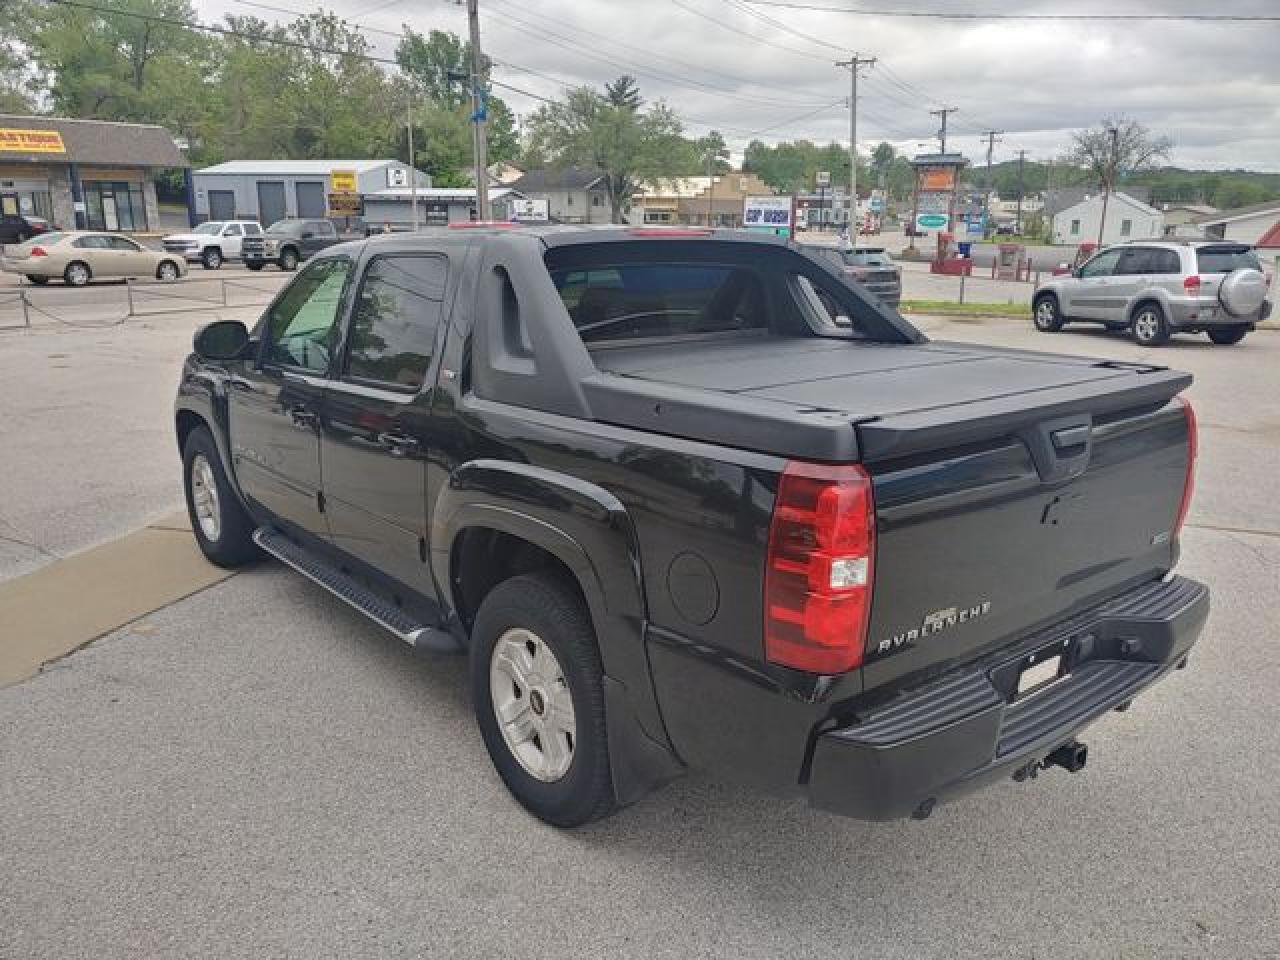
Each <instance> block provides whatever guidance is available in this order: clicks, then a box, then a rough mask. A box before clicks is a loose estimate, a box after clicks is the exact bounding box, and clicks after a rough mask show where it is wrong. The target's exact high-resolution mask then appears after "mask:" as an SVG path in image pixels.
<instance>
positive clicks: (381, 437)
mask: <svg viewBox="0 0 1280 960" xmlns="http://www.w3.org/2000/svg"><path fill="white" fill-rule="evenodd" d="M378 443H379V444H381V445H382V446H384V447H386V448H387V452H389V453H390V454H391V455H392V456H393V457H407V456H411V455H412V454H415V453H417V452H418V450H419V449H421V446H422V445H421V444H420V443H418V441H417V439H416V438H414V437H411V436H409V435H408V434H406V433H400V432H399V431H389V432H387V433H380V434H378Z"/></svg>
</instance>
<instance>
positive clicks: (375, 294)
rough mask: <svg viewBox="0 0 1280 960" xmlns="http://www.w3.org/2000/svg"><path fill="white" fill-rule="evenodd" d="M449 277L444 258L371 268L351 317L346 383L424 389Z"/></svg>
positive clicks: (395, 260) (391, 261)
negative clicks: (359, 381)
mask: <svg viewBox="0 0 1280 960" xmlns="http://www.w3.org/2000/svg"><path fill="white" fill-rule="evenodd" d="M448 274H449V261H448V259H447V258H445V257H440V256H396V257H378V258H377V259H376V260H374V261H373V262H372V263H371V264H370V265H369V268H368V269H367V270H366V271H365V275H364V281H363V283H362V284H361V285H360V294H359V296H358V298H357V299H356V305H355V309H354V311H353V312H352V318H351V334H350V342H349V345H348V347H347V369H346V377H347V378H348V379H351V380H365V381H372V382H374V383H377V384H379V385H386V386H390V387H392V388H398V389H412V390H416V389H418V388H419V387H421V386H422V380H423V377H424V376H425V375H426V372H427V367H428V366H429V365H430V364H431V355H432V351H433V349H434V346H435V340H436V330H437V329H438V328H439V326H440V316H441V313H442V310H443V301H444V289H445V281H446V280H447V279H448Z"/></svg>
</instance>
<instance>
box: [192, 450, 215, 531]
mask: <svg viewBox="0 0 1280 960" xmlns="http://www.w3.org/2000/svg"><path fill="white" fill-rule="evenodd" d="M191 503H192V506H194V507H195V511H196V522H197V523H198V524H200V532H201V533H203V534H204V536H205V539H206V540H208V541H209V542H211V543H214V542H217V539H218V537H219V535H220V534H221V533H222V515H221V512H220V511H219V509H218V508H219V503H218V484H217V481H216V480H215V479H214V476H213V467H212V466H210V464H209V460H208V459H207V458H206V457H205V455H204V454H203V453H197V454H196V456H195V459H193V460H192V461H191Z"/></svg>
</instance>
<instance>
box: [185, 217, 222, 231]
mask: <svg viewBox="0 0 1280 960" xmlns="http://www.w3.org/2000/svg"><path fill="white" fill-rule="evenodd" d="M222 227H223V224H221V223H220V222H218V221H216V220H215V221H211V222H209V223H202V224H200V226H198V227H196V228H195V229H194V230H192V231H191V232H192V233H221V232H222Z"/></svg>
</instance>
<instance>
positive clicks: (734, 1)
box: [725, 0, 845, 53]
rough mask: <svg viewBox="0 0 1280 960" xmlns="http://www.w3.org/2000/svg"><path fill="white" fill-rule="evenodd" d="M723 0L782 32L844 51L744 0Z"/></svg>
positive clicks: (837, 50)
mask: <svg viewBox="0 0 1280 960" xmlns="http://www.w3.org/2000/svg"><path fill="white" fill-rule="evenodd" d="M725 2H726V3H728V4H729V5H730V6H732V7H734V8H735V9H737V10H741V11H742V12H743V13H745V14H747V15H748V16H751V17H755V19H757V20H760V21H762V22H764V23H767V24H768V25H769V26H771V27H773V28H774V29H776V30H781V31H783V32H784V33H789V34H791V35H792V36H793V37H799V38H800V39H801V40H807V41H809V43H814V44H817V45H818V46H820V47H825V48H827V49H828V50H835V51H836V52H837V53H844V52H845V48H844V47H839V46H837V45H836V44H834V43H829V42H827V41H826V40H823V39H821V38H820V37H815V36H813V35H811V34H808V33H805V32H804V31H803V30H797V29H796V28H795V27H793V26H791V25H790V24H786V23H783V22H782V21H781V20H775V19H773V17H769V16H766V15H765V14H763V13H761V12H760V11H759V10H753V9H752V8H751V6H749V5H748V3H747V2H746V0H725Z"/></svg>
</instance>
